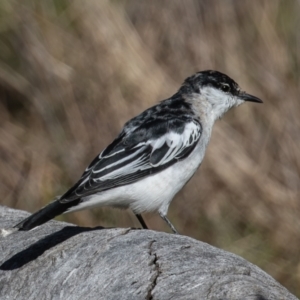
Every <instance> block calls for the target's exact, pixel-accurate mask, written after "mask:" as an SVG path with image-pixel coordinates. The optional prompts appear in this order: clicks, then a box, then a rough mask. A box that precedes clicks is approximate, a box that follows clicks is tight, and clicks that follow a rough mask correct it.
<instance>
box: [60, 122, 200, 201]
mask: <svg viewBox="0 0 300 300" xmlns="http://www.w3.org/2000/svg"><path fill="white" fill-rule="evenodd" d="M201 133H202V128H201V125H200V123H199V122H198V121H196V120H194V119H190V120H188V121H187V120H182V119H180V118H178V119H176V118H175V119H174V118H173V119H172V120H160V121H159V122H156V123H155V124H152V122H151V124H147V123H145V124H143V125H142V126H139V127H137V128H135V129H134V130H132V131H131V132H129V133H128V132H127V133H126V132H125V131H123V132H122V133H121V134H120V136H119V137H118V138H117V139H116V140H115V141H114V142H113V143H112V144H110V145H109V146H108V147H107V148H106V149H105V150H104V151H102V153H101V154H100V155H99V156H97V157H96V158H95V159H94V160H93V161H92V163H91V164H90V165H89V167H88V168H87V169H86V170H85V172H84V173H83V175H82V177H81V179H80V180H79V182H78V183H77V184H75V186H74V187H73V188H71V189H70V190H69V191H68V192H67V193H66V194H65V195H63V196H62V197H61V200H60V201H61V202H69V201H72V200H75V199H78V198H82V197H85V196H88V195H91V194H94V193H97V192H101V191H104V190H108V189H111V188H114V187H117V186H122V185H127V184H130V183H132V182H135V181H138V180H140V179H142V178H144V177H146V176H149V175H151V174H155V173H157V172H159V171H161V170H163V169H165V168H167V167H168V166H170V165H172V164H174V163H176V162H177V161H179V160H181V159H183V158H185V157H187V156H188V155H189V154H190V153H191V152H192V151H193V149H194V148H195V146H196V144H197V143H198V141H199V139H200V137H201Z"/></svg>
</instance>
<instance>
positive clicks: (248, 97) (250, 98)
mask: <svg viewBox="0 0 300 300" xmlns="http://www.w3.org/2000/svg"><path fill="white" fill-rule="evenodd" d="M239 97H240V98H241V99H242V100H244V101H249V102H257V103H263V101H262V100H261V99H259V98H257V97H255V96H252V95H249V94H247V93H242V94H240V96H239Z"/></svg>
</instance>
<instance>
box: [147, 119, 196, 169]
mask: <svg viewBox="0 0 300 300" xmlns="http://www.w3.org/2000/svg"><path fill="white" fill-rule="evenodd" d="M200 135H201V128H200V125H199V124H197V123H194V122H190V123H188V124H187V125H186V126H185V128H184V131H183V133H181V134H179V133H176V132H169V133H167V134H165V135H163V136H162V137H160V138H159V139H158V140H155V141H152V143H151V145H152V147H153V150H152V153H153V152H154V151H156V150H158V149H160V148H161V147H162V146H163V145H164V144H166V145H167V146H168V147H169V149H168V151H167V152H166V153H165V155H164V156H163V157H162V159H161V160H160V161H158V162H157V163H155V164H151V165H152V166H153V167H157V166H160V165H163V164H166V163H168V162H170V161H171V160H172V159H178V158H180V155H181V154H182V152H183V150H185V149H187V148H188V147H190V146H191V145H193V144H194V143H196V142H197V141H198V139H199V138H200Z"/></svg>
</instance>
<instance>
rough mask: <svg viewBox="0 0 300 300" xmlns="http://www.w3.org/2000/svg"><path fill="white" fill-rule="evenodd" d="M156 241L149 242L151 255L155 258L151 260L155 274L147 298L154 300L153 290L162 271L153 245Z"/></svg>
mask: <svg viewBox="0 0 300 300" xmlns="http://www.w3.org/2000/svg"><path fill="white" fill-rule="evenodd" d="M155 242H156V241H155V240H153V241H151V242H150V244H149V255H150V257H151V258H153V260H152V261H151V263H152V264H153V265H154V270H155V274H154V275H153V276H152V277H151V279H150V280H151V284H150V287H149V289H148V294H147V297H146V299H147V300H153V295H152V292H153V290H154V288H155V287H156V284H157V279H158V276H159V275H160V273H161V271H160V267H159V264H158V257H157V254H156V253H155V252H154V250H153V248H152V245H153V244H154V243H155Z"/></svg>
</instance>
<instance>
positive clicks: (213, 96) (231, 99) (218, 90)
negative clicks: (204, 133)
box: [179, 70, 262, 120]
mask: <svg viewBox="0 0 300 300" xmlns="http://www.w3.org/2000/svg"><path fill="white" fill-rule="evenodd" d="M179 92H181V93H182V94H183V97H185V99H186V100H188V99H191V102H192V104H193V106H194V107H195V109H199V110H202V111H201V113H206V114H211V115H213V116H214V119H215V120H216V119H218V118H220V117H222V115H223V114H224V113H225V112H227V111H228V110H229V109H230V108H232V107H234V106H238V105H240V104H242V103H244V102H245V101H249V102H257V103H262V100H260V99H259V98H257V97H255V96H252V95H250V94H247V93H246V92H244V91H242V90H241V89H240V87H239V85H238V84H237V83H236V82H235V81H234V80H232V79H231V78H230V77H228V76H227V75H225V74H223V73H221V72H218V71H211V70H208V71H202V72H198V73H196V74H194V75H192V76H190V77H188V78H187V79H186V80H185V81H184V83H183V84H182V86H181V88H180V90H179Z"/></svg>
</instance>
